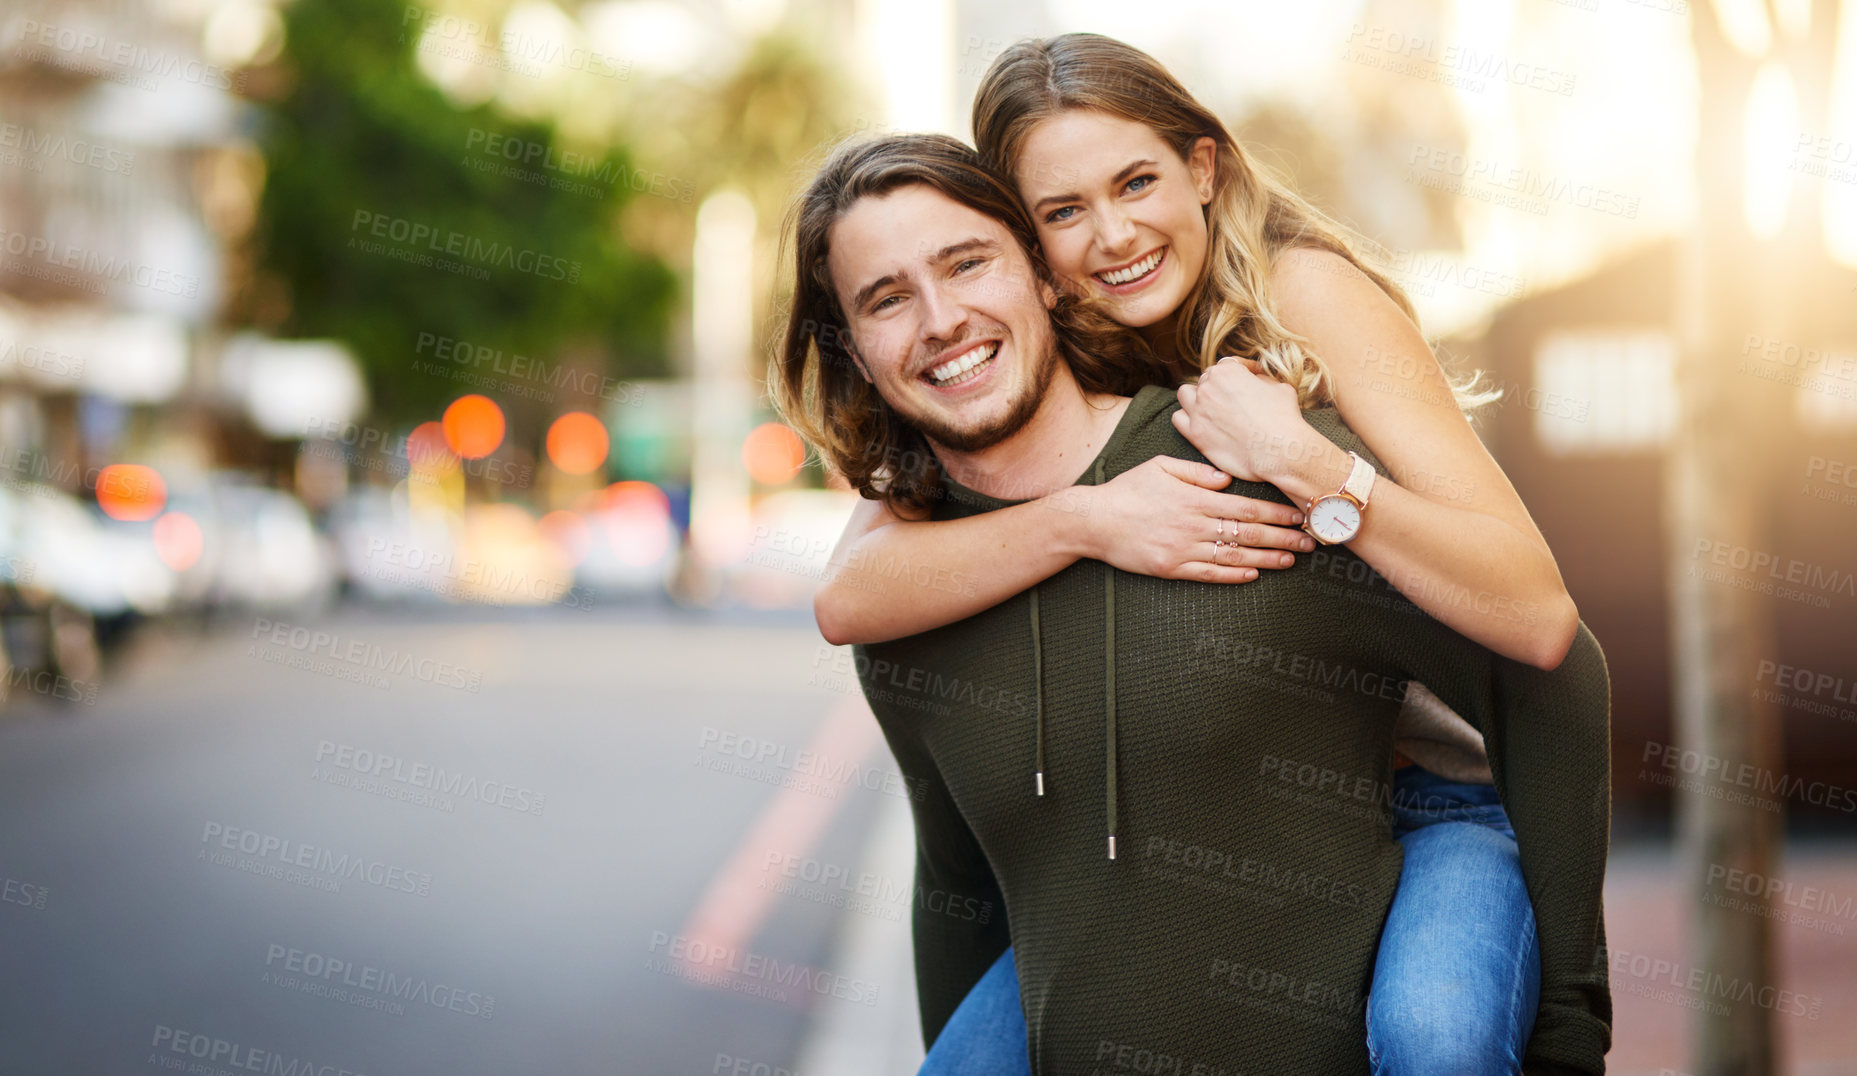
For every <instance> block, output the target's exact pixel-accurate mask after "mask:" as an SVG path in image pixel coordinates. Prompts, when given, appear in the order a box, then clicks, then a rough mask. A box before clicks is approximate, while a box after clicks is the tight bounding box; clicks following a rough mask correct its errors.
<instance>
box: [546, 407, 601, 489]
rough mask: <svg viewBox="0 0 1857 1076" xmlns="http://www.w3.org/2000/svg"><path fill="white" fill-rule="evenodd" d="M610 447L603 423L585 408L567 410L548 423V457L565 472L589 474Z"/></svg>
mask: <svg viewBox="0 0 1857 1076" xmlns="http://www.w3.org/2000/svg"><path fill="white" fill-rule="evenodd" d="M611 447H612V442H611V441H610V440H608V439H607V436H606V427H605V426H602V425H601V424H600V420H599V419H597V418H594V417H593V416H592V415H589V414H587V413H586V412H585V411H569V412H568V413H567V414H565V415H562V416H561V417H560V418H558V419H555V421H554V425H552V426H550V427H548V458H549V460H551V461H552V462H553V463H554V465H555V466H556V467H559V468H561V469H562V470H563V471H566V472H567V473H568V474H591V473H593V471H594V469H595V468H597V467H599V465H600V464H602V463H605V462H606V453H607V451H608V450H609V449H610V448H611Z"/></svg>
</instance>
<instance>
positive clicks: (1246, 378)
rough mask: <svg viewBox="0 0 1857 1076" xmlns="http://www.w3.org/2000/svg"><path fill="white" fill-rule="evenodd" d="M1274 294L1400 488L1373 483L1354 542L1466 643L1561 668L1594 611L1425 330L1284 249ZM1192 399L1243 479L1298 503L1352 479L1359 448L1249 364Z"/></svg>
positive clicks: (1184, 397) (1217, 449)
mask: <svg viewBox="0 0 1857 1076" xmlns="http://www.w3.org/2000/svg"><path fill="white" fill-rule="evenodd" d="M1271 286H1272V290H1273V293H1274V295H1275V297H1276V302H1277V309H1278V316H1279V317H1280V319H1281V320H1282V322H1283V324H1284V327H1285V328H1287V329H1289V330H1290V331H1291V332H1294V333H1296V334H1297V335H1299V336H1301V337H1303V338H1304V339H1305V340H1307V341H1308V342H1309V344H1310V346H1311V348H1312V349H1313V350H1314V352H1315V354H1317V355H1319V356H1321V358H1322V360H1323V362H1324V363H1326V364H1327V367H1328V370H1329V373H1330V374H1331V375H1332V384H1331V392H1332V393H1333V396H1334V400H1335V407H1336V409H1337V410H1338V411H1339V412H1340V415H1341V418H1342V420H1343V421H1344V422H1346V423H1347V424H1348V426H1349V427H1350V428H1351V429H1353V430H1354V432H1355V433H1357V434H1359V435H1360V437H1361V440H1363V441H1365V442H1366V443H1367V445H1368V447H1369V448H1371V449H1372V450H1373V452H1374V454H1375V455H1377V456H1378V457H1379V458H1380V461H1381V462H1382V463H1384V464H1385V465H1386V467H1387V470H1388V472H1389V473H1390V475H1391V478H1392V481H1388V480H1387V478H1386V477H1385V476H1382V477H1381V478H1380V479H1379V480H1377V481H1375V482H1374V485H1373V492H1372V494H1371V496H1370V498H1369V501H1368V504H1369V507H1368V509H1367V512H1366V514H1365V516H1364V518H1363V520H1362V523H1361V529H1360V533H1359V534H1358V535H1356V536H1355V538H1354V539H1353V541H1351V542H1349V543H1348V545H1349V548H1351V549H1352V550H1353V551H1354V552H1355V553H1356V554H1358V555H1359V556H1360V557H1361V559H1362V560H1365V561H1366V562H1367V563H1368V564H1371V565H1373V567H1374V568H1375V569H1376V570H1377V571H1378V572H1379V573H1380V574H1381V575H1382V576H1385V577H1386V579H1387V581H1388V582H1390V583H1392V584H1393V585H1394V586H1395V587H1397V588H1399V590H1400V592H1401V593H1403V594H1405V595H1406V597H1408V598H1410V599H1411V600H1412V602H1413V603H1414V604H1415V605H1417V606H1419V607H1420V608H1421V609H1424V610H1425V611H1426V612H1428V613H1430V614H1431V615H1432V616H1434V617H1436V618H1438V619H1439V620H1441V621H1443V622H1444V623H1445V624H1448V625H1450V626H1451V627H1452V628H1455V629H1456V630H1457V631H1459V632H1460V633H1462V634H1463V635H1465V636H1468V637H1469V638H1471V639H1473V640H1475V641H1476V642H1479V643H1481V644H1483V645H1484V646H1487V647H1489V648H1490V649H1491V650H1494V651H1495V652H1496V653H1498V654H1501V655H1503V656H1504V657H1507V658H1510V659H1512V660H1515V661H1521V662H1526V663H1527V664H1529V665H1533V666H1535V667H1537V668H1541V669H1549V670H1551V669H1553V668H1554V667H1556V666H1557V665H1559V664H1560V663H1561V661H1562V660H1563V659H1564V658H1565V657H1566V654H1567V649H1568V647H1570V646H1572V645H1573V638H1574V632H1575V631H1576V630H1577V628H1578V626H1579V612H1578V610H1577V609H1575V607H1574V604H1573V599H1572V598H1571V597H1570V596H1568V594H1567V588H1566V585H1565V584H1564V583H1563V582H1562V581H1561V577H1560V569H1559V568H1558V567H1557V566H1556V565H1555V563H1554V555H1553V554H1552V553H1551V552H1550V551H1549V550H1548V546H1547V542H1546V540H1545V539H1543V538H1542V537H1541V532H1540V530H1538V529H1537V528H1536V527H1535V523H1534V520H1533V519H1531V518H1530V517H1529V515H1528V510H1527V509H1526V508H1525V507H1523V505H1522V499H1521V498H1520V497H1519V496H1518V495H1517V494H1516V492H1515V488H1514V487H1513V486H1511V485H1510V484H1509V480H1508V478H1507V477H1506V476H1505V475H1504V474H1503V473H1502V468H1500V467H1498V466H1497V465H1496V461H1495V460H1494V459H1492V458H1491V457H1490V454H1489V452H1488V450H1486V449H1485V448H1484V447H1483V442H1482V441H1480V440H1479V439H1478V438H1477V435H1476V432H1475V431H1474V430H1473V429H1471V427H1470V422H1469V420H1468V419H1467V418H1466V417H1465V416H1464V414H1463V412H1462V411H1461V410H1459V409H1458V407H1457V404H1456V402H1455V400H1454V399H1453V397H1452V395H1451V388H1450V384H1449V382H1447V381H1446V379H1445V376H1444V371H1443V369H1442V368H1440V367H1439V365H1438V361H1437V359H1436V358H1434V357H1433V356H1432V353H1431V348H1430V347H1429V346H1427V345H1426V343H1425V338H1424V337H1423V336H1422V335H1420V333H1419V331H1418V327H1417V326H1415V325H1414V324H1413V323H1412V320H1411V319H1410V318H1408V317H1406V315H1405V313H1404V312H1403V311H1401V310H1400V309H1399V307H1398V306H1396V305H1395V304H1394V303H1393V301H1392V300H1391V299H1390V298H1388V297H1387V295H1386V293H1385V292H1383V291H1381V290H1380V288H1379V287H1378V286H1377V285H1376V284H1374V283H1373V281H1372V280H1370V279H1368V278H1367V277H1366V276H1365V275H1364V274H1362V273H1361V272H1359V271H1358V270H1356V269H1355V268H1354V267H1353V266H1352V265H1350V264H1349V263H1348V262H1347V260H1346V259H1344V258H1341V257H1339V256H1338V255H1335V254H1331V253H1329V252H1327V251H1316V250H1293V251H1286V252H1284V253H1283V254H1281V255H1280V256H1279V257H1278V259H1277V263H1276V265H1275V266H1274V267H1273V268H1272V272H1271ZM1180 402H1181V407H1182V410H1181V412H1180V414H1178V415H1176V416H1175V422H1176V424H1178V425H1179V426H1180V431H1181V432H1182V433H1183V434H1185V435H1186V436H1187V437H1188V439H1190V440H1191V441H1192V442H1193V443H1194V445H1195V446H1196V447H1198V448H1199V450H1200V451H1201V452H1204V453H1205V454H1206V458H1207V459H1209V460H1211V461H1212V462H1213V463H1214V464H1216V465H1218V466H1220V467H1223V468H1224V469H1225V470H1227V471H1229V472H1230V473H1232V474H1234V475H1236V476H1237V477H1239V478H1246V479H1251V480H1255V481H1263V482H1269V483H1271V484H1272V485H1274V486H1276V487H1277V488H1278V489H1280V490H1282V491H1283V492H1284V493H1285V494H1287V495H1288V496H1289V497H1290V499H1291V500H1292V501H1295V502H1296V503H1297V504H1307V503H1308V501H1309V499H1310V498H1311V497H1316V496H1320V495H1322V494H1325V493H1333V492H1334V491H1335V490H1337V489H1339V488H1340V487H1341V484H1342V482H1344V481H1346V479H1347V476H1348V468H1349V465H1350V462H1351V461H1350V460H1349V459H1348V456H1347V454H1346V453H1345V452H1342V451H1341V450H1340V449H1338V448H1336V447H1335V446H1334V445H1333V444H1332V443H1331V442H1329V441H1328V440H1327V439H1326V438H1324V437H1322V436H1321V435H1320V434H1319V433H1317V432H1316V431H1315V430H1314V429H1312V428H1311V427H1310V426H1309V424H1308V423H1307V422H1305V421H1303V419H1302V413H1301V411H1300V410H1298V409H1297V408H1296V406H1295V393H1294V391H1293V390H1292V389H1290V387H1289V386H1287V385H1281V384H1278V383H1275V382H1272V381H1267V380H1265V379H1264V378H1262V377H1259V376H1258V375H1257V374H1256V373H1254V372H1253V371H1252V369H1251V368H1250V367H1248V366H1246V365H1244V364H1242V363H1239V362H1229V361H1228V362H1223V363H1220V364H1219V366H1217V367H1215V368H1214V369H1212V370H1209V371H1207V372H1206V375H1205V376H1204V377H1202V378H1201V380H1200V384H1199V385H1198V386H1197V387H1196V388H1195V387H1191V386H1189V387H1186V388H1182V389H1181V393H1180ZM1183 416H1184V417H1183Z"/></svg>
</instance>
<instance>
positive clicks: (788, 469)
mask: <svg viewBox="0 0 1857 1076" xmlns="http://www.w3.org/2000/svg"><path fill="white" fill-rule="evenodd" d="M742 464H743V466H745V467H747V468H748V476H749V477H750V478H753V479H754V480H755V481H756V482H759V483H761V484H762V485H764V486H781V485H785V484H786V483H788V482H791V481H793V477H794V476H795V475H797V474H799V473H800V468H801V467H803V466H805V464H806V445H805V442H803V441H801V440H800V435H799V434H797V433H794V432H793V431H792V430H791V429H788V428H787V427H786V426H785V425H783V424H782V423H779V422H764V423H762V424H761V425H759V426H756V427H755V428H754V429H753V430H751V431H750V432H749V434H748V439H747V440H746V441H743V442H742Z"/></svg>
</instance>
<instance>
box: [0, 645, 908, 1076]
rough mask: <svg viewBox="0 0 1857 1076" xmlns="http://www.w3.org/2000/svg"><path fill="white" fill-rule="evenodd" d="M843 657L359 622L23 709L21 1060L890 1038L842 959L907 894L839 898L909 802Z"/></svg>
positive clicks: (50, 1066) (8, 828)
mask: <svg viewBox="0 0 1857 1076" xmlns="http://www.w3.org/2000/svg"><path fill="white" fill-rule="evenodd" d="M319 633H320V634H319ZM835 660H836V659H835V658H834V652H833V651H832V650H831V649H830V648H827V647H825V646H824V644H823V643H822V642H821V641H820V640H819V639H818V636H817V634H816V633H815V632H814V631H813V629H812V627H811V625H810V623H809V622H806V621H804V620H802V619H800V618H797V617H787V618H766V617H735V618H726V617H724V618H717V617H711V616H706V615H698V614H691V613H685V612H681V611H674V610H662V611H653V612H639V611H631V612H624V611H600V610H594V611H591V612H583V611H576V610H550V611H533V612H530V611H499V610H467V611H457V610H452V611H435V612H431V613H413V612H406V611H385V612H383V611H367V610H353V609H350V610H340V611H337V612H335V613H332V614H328V615H325V616H322V617H318V618H315V619H313V620H308V621H304V622H302V623H298V622H294V621H289V620H280V619H277V618H270V619H266V618H259V617H253V616H245V617H242V618H233V619H230V620H229V621H227V622H224V623H222V624H220V625H218V626H217V627H216V628H215V629H213V630H212V631H209V632H205V633H201V632H197V631H190V632H182V631H163V632H156V633H153V634H145V635H144V636H143V637H141V638H139V639H138V640H137V642H136V643H135V644H134V645H133V646H132V647H131V648H130V649H129V650H128V651H127V652H126V654H125V656H124V658H123V660H122V661H121V662H120V663H119V666H118V667H117V668H115V669H114V670H112V674H111V676H110V677H109V678H108V679H107V680H106V683H105V686H104V688H103V690H102V691H101V692H100V694H99V695H98V696H97V697H96V699H95V701H94V702H92V703H88V704H86V703H83V702H75V703H74V702H61V701H54V700H50V699H46V698H44V697H42V696H37V695H34V694H32V693H31V692H29V691H25V692H22V691H19V690H16V691H15V692H14V693H13V697H12V699H11V700H10V701H9V702H8V703H7V705H6V706H5V707H4V709H0V805H3V806H0V885H3V886H4V889H3V891H0V954H4V955H3V957H0V1071H4V1072H6V1073H22V1074H23V1073H32V1074H35V1076H36V1074H46V1073H59V1074H63V1073H75V1074H89V1073H132V1074H141V1073H153V1072H162V1071H180V1072H185V1071H192V1072H202V1073H242V1072H267V1073H269V1072H279V1073H302V1072H314V1073H316V1074H317V1076H338V1074H339V1073H342V1072H349V1073H366V1074H370V1076H392V1074H400V1073H440V1074H455V1073H525V1074H553V1073H600V1074H634V1073H636V1074H643V1076H659V1074H681V1073H692V1074H694V1073H710V1074H714V1073H739V1074H740V1076H772V1074H774V1073H777V1072H778V1071H780V1070H781V1069H783V1068H786V1069H790V1068H792V1067H793V1066H794V1065H795V1064H796V1062H795V1059H796V1058H798V1057H800V1056H802V1054H804V1055H805V1056H822V1055H821V1053H820V1048H819V1047H820V1044H819V1042H818V1041H816V1040H817V1035H818V1029H819V1028H820V1027H822V1026H829V1027H834V1028H845V1027H854V1028H855V1027H858V1026H865V1027H870V1026H875V1025H885V1026H889V1027H901V1026H907V1025H908V1024H909V1022H910V1021H911V1020H913V1004H914V1003H913V999H912V998H910V997H908V996H906V993H905V992H898V991H897V990H895V989H894V984H893V983H886V984H885V988H884V989H882V990H879V989H878V987H877V985H876V983H875V982H874V981H873V977H875V976H876V975H877V974H878V973H876V972H870V971H868V970H867V969H868V968H869V967H870V966H871V965H870V960H869V954H868V953H867V952H864V953H862V954H861V955H860V953H854V952H849V951H848V950H847V949H846V948H845V944H846V942H845V938H846V937H847V936H848V935H860V936H865V937H868V936H870V935H871V934H872V933H873V931H874V932H875V934H876V935H877V936H879V937H880V938H882V939H885V941H884V944H885V945H886V946H889V947H890V948H894V944H893V943H895V942H896V941H897V939H900V938H903V937H905V936H906V930H907V918H908V907H907V901H908V897H907V895H906V894H898V893H896V892H895V891H894V887H895V883H897V882H901V883H902V884H903V885H905V886H906V885H907V882H908V878H907V874H906V873H905V874H903V875H902V877H901V878H900V879H897V878H891V877H888V876H887V875H886V876H884V877H879V878H878V879H877V881H876V882H875V883H872V884H863V883H858V884H847V883H846V882H845V880H844V879H846V878H851V879H859V878H863V879H865V881H869V879H870V878H871V877H872V875H871V874H870V872H869V870H868V869H867V867H868V864H869V863H870V862H871V855H872V846H873V845H875V844H878V843H880V842H878V841H875V840H873V839H872V834H873V833H877V832H888V833H890V834H891V835H892V836H894V834H895V833H896V829H895V826H894V824H893V823H891V824H888V825H887V828H885V829H883V830H879V829H877V828H874V827H879V826H884V825H885V824H884V823H882V822H881V819H883V818H890V819H892V820H894V819H895V818H897V817H899V813H898V812H899V804H900V802H901V801H898V800H897V795H896V790H895V787H894V781H893V778H894V772H893V764H892V763H891V762H890V760H889V759H888V756H887V755H886V754H884V753H883V749H882V745H881V741H880V740H879V739H878V738H877V737H876V734H875V730H874V726H872V725H871V723H870V720H869V718H868V716H867V715H859V714H858V713H857V702H856V698H855V695H854V694H852V693H851V692H850V690H849V688H850V685H849V683H848V682H847V679H846V678H844V677H843V676H841V675H838V674H835V673H834V665H835ZM841 671H842V670H841ZM821 759H830V760H833V761H831V762H830V764H828V765H824V766H821V765H820V764H819V760H821ZM886 786H887V787H886ZM900 811H901V816H904V817H906V806H903V807H900ZM902 833H904V834H905V835H906V833H907V829H906V826H905V827H904V829H903V830H902ZM905 839H906V837H905ZM890 852H891V853H892V854H891V855H890V856H889V859H888V860H887V863H888V865H887V866H885V867H883V868H882V869H881V870H880V871H879V872H878V873H879V874H883V873H884V872H891V873H894V871H895V870H897V869H898V868H896V867H895V863H896V862H897V860H896V859H895V856H894V854H893V852H894V849H890ZM901 862H902V863H904V864H906V863H907V862H908V860H907V852H906V850H905V854H904V856H903V858H902V860H901ZM903 869H905V870H906V867H905V868H903ZM860 888H861V889H862V891H863V894H864V896H863V897H862V898H859V896H858V891H859V890H860ZM848 926H849V927H851V928H855V929H850V930H848V929H847V927H848ZM867 948H868V947H867ZM890 970H891V972H894V971H895V969H894V967H892V968H891V969H890ZM809 1035H810V1036H811V1038H812V1040H813V1041H811V1042H809V1041H808V1039H809ZM827 1052H828V1053H829V1051H827ZM804 1076H815V1074H814V1073H812V1072H804Z"/></svg>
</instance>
